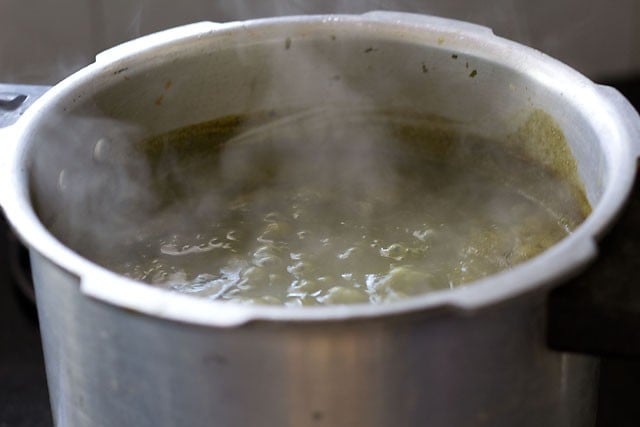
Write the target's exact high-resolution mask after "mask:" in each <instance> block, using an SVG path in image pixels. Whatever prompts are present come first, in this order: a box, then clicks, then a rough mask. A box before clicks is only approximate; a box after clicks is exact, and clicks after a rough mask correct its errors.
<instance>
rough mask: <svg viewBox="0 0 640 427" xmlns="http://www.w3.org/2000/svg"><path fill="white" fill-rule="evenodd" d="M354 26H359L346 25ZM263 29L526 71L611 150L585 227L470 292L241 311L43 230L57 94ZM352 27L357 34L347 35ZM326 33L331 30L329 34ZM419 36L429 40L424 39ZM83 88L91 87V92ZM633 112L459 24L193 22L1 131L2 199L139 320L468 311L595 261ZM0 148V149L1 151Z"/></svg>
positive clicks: (117, 54) (116, 53)
mask: <svg viewBox="0 0 640 427" xmlns="http://www.w3.org/2000/svg"><path fill="white" fill-rule="evenodd" d="M354 24H358V25H359V26H360V27H357V26H356V27H354ZM269 26H291V27H292V28H295V27H298V28H301V27H310V26H312V27H315V28H325V27H326V28H329V27H330V28H336V27H343V28H351V29H352V31H373V29H375V30H376V31H379V30H381V29H382V30H387V31H389V32H394V34H398V37H403V38H404V39H407V40H412V39H411V37H413V36H415V35H416V34H420V35H422V37H421V38H420V42H421V43H431V44H432V45H433V46H436V44H440V43H439V40H440V39H441V38H443V37H444V38H446V39H447V40H451V42H450V44H448V46H447V47H448V48H450V49H456V50H457V49H460V50H465V49H466V50H467V51H469V52H473V54H474V55H478V56H483V57H486V58H489V59H491V60H493V61H495V62H499V63H501V64H503V65H505V66H508V67H512V68H517V69H519V70H534V72H535V73H536V76H535V77H536V79H537V80H538V81H540V82H541V84H544V85H547V86H549V87H551V88H553V89H556V90H557V91H558V93H559V95H558V96H565V98H566V100H567V102H568V103H571V104H572V106H573V108H575V109H577V110H580V111H581V113H582V114H584V115H585V116H587V117H597V118H598V119H597V120H598V131H599V132H601V137H602V138H603V139H604V138H606V139H607V141H608V142H607V143H608V144H609V145H610V146H611V147H613V148H612V149H611V150H609V151H608V153H607V159H606V161H607V164H608V165H607V166H608V170H609V171H610V173H609V179H608V182H607V184H606V188H605V190H604V193H603V195H602V197H601V199H600V201H599V202H598V204H597V205H596V206H595V208H594V210H593V212H592V214H591V215H590V216H589V217H588V218H587V220H586V221H585V222H584V223H583V224H582V225H581V226H580V227H578V229H576V230H575V232H574V233H573V235H571V236H569V237H567V238H566V239H564V240H562V241H561V242H559V243H558V244H556V245H554V246H553V247H552V248H550V249H549V250H547V251H546V252H544V253H542V254H541V255H539V256H537V257H535V258H533V259H531V260H529V261H527V262H525V263H523V264H520V265H518V266H517V267H515V268H513V269H511V270H508V271H503V272H501V273H498V274H496V275H492V276H490V277H487V278H484V279H481V280H478V281H475V282H473V283H470V284H469V285H468V286H462V287H458V288H455V289H451V290H443V291H437V292H433V293H428V294H424V295H420V296H415V297H412V298H409V299H406V300H403V301H398V302H394V303H389V304H386V305H371V304H357V305H348V306H326V307H304V308H292V307H269V306H245V305H236V304H229V303H222V302H213V301H207V300H202V299H198V298H193V297H189V296H186V295H178V294H175V293H171V292H169V291H166V290H162V289H157V288H154V287H151V286H148V285H145V284H142V283H140V282H136V281H133V280H131V279H127V278H125V277H123V276H120V275H117V274H115V273H113V272H110V271H108V270H106V269H104V268H102V267H100V266H98V265H96V264H94V263H93V262H91V261H89V260H87V259H85V258H83V257H81V256H80V255H78V254H76V253H75V252H73V251H72V250H71V249H69V248H67V247H65V246H64V245H63V244H62V243H60V242H59V241H58V240H57V239H56V238H55V237H54V236H53V235H51V234H50V233H49V232H48V231H47V230H46V228H45V227H44V226H43V224H41V222H40V220H39V219H38V217H37V215H36V214H35V212H34V210H33V208H32V206H31V202H30V198H29V193H28V188H27V187H28V185H27V173H26V167H25V166H24V165H25V164H26V163H27V147H26V146H27V145H28V144H27V143H26V141H27V140H28V138H29V135H30V134H31V133H32V132H33V129H34V128H35V127H37V126H38V123H39V121H40V120H41V119H42V118H43V117H44V116H46V115H47V114H48V113H49V112H50V110H51V109H54V108H55V107H56V104H58V101H59V99H60V98H61V97H63V96H65V94H68V93H70V92H71V91H74V90H77V89H78V88H79V87H82V86H83V85H87V84H89V85H93V84H95V82H96V81H98V83H99V79H101V78H105V77H104V76H109V75H111V74H112V72H111V71H112V70H115V69H117V68H122V67H126V66H127V64H135V63H141V62H142V61H145V58H147V59H148V58H151V57H153V56H156V57H157V55H158V54H161V55H164V54H166V52H167V50H169V51H171V52H172V54H176V49H175V48H176V46H179V45H183V44H185V43H187V44H188V43H192V42H202V41H203V40H206V39H208V38H212V39H215V38H217V37H228V36H229V34H233V33H234V32H241V31H246V30H247V29H249V28H251V29H253V30H258V29H261V28H267V27H269ZM354 28H355V29H354ZM327 31H329V29H327ZM425 35H427V36H428V37H425ZM90 87H91V86H90ZM638 123H639V119H638V116H637V113H635V111H633V109H632V108H631V107H629V106H628V104H627V103H626V100H624V98H622V97H621V96H620V95H619V94H617V92H614V91H612V90H611V89H610V88H604V87H601V86H598V85H596V84H594V83H593V82H591V81H590V80H588V79H587V78H585V77H584V76H582V75H581V74H579V73H578V72H576V71H575V70H573V69H571V68H569V67H567V66H566V65H564V64H562V63H560V62H558V61H556V60H554V59H552V58H550V57H548V56H546V55H544V54H541V53H540V52H538V51H536V50H534V49H531V48H528V47H525V46H522V45H519V44H517V43H514V42H512V41H509V40H506V39H503V38H500V37H497V36H495V35H494V34H493V33H492V32H491V30H489V29H487V28H484V27H479V26H476V25H474V24H468V23H464V22H460V21H453V20H448V19H442V18H435V17H430V16H423V15H413V14H405V13H395V12H372V13H368V14H364V15H317V16H290V17H281V18H267V19H258V20H252V21H245V22H231V23H227V24H216V23H208V22H204V23H198V24H192V25H187V26H184V27H178V28H175V29H172V30H167V31H164V32H161V33H157V34H153V35H151V36H147V37H143V38H141V39H137V40H134V41H132V42H128V43H125V44H123V45H120V46H117V47H115V48H113V49H110V50H108V51H105V52H103V53H102V54H100V55H98V56H97V58H96V62H95V63H93V64H91V65H89V66H87V67H86V68H83V69H82V70H80V71H79V72H77V73H75V74H73V75H72V76H70V77H68V78H67V79H65V80H64V81H62V82H61V83H59V84H58V85H56V86H55V87H54V88H52V89H51V90H50V91H49V92H47V93H46V94H45V95H44V96H43V97H42V98H41V99H40V100H38V101H37V102H36V104H35V105H34V106H33V107H31V108H30V109H29V110H28V111H27V112H26V113H25V115H24V116H23V117H22V118H21V119H20V120H19V121H18V123H17V124H16V125H14V126H12V127H11V128H8V129H7V130H2V133H6V134H7V135H6V136H7V137H8V139H12V140H14V141H15V144H14V146H11V147H9V148H8V149H7V150H8V152H7V153H0V154H2V156H1V157H0V159H5V161H7V162H8V163H7V165H6V167H3V168H2V169H3V170H5V171H6V172H8V173H7V174H5V175H8V176H7V177H6V179H4V177H0V178H3V181H2V184H3V185H2V188H3V190H2V192H0V202H1V204H2V206H3V208H4V210H5V213H6V215H7V217H8V219H9V221H10V222H11V223H12V225H13V227H14V228H15V229H16V230H17V232H18V233H19V235H20V236H21V238H22V239H23V240H24V241H25V242H26V243H27V245H28V246H29V247H31V248H33V249H35V250H36V251H37V252H38V253H39V254H41V255H42V256H44V257H45V258H47V259H48V260H49V261H51V262H53V263H54V264H56V265H58V266H60V267H61V268H62V269H64V270H66V271H68V272H70V273H71V274H73V275H74V276H77V277H78V278H79V283H80V288H81V290H82V292H84V293H85V294H86V295H87V296H89V297H93V298H96V299H98V300H101V301H103V302H106V303H109V304H113V305H115V306H119V307H122V308H125V309H127V310H133V311H135V312H139V313H143V314H145V315H150V316H155V317H161V318H166V319H172V320H176V321H181V322H186V323H195V324H201V325H207V326H220V327H226V326H236V325H240V324H244V323H247V322H250V321H253V320H273V321H337V320H342V319H352V318H374V317H381V316H393V315H400V314H404V313H409V312H415V311H421V312H425V311H438V312H439V311H442V310H454V311H464V312H467V311H473V310H477V309H480V308H484V307H487V306H491V305H493V304H497V303H500V302H503V301H505V300H508V299H511V298H514V297H517V296H520V295H524V294H526V293H529V292H533V291H538V290H541V289H547V288H549V287H551V286H553V285H556V284H558V283H559V282H561V281H562V280H565V279H566V278H567V277H569V276H570V275H572V274H575V273H577V272H578V271H579V270H580V268H581V267H583V266H585V265H586V264H587V263H588V262H589V261H590V260H591V259H593V258H594V257H595V256H596V254H597V247H596V243H595V242H596V238H597V237H599V236H601V235H602V234H603V233H604V232H605V231H606V229H607V227H608V226H609V225H610V224H611V223H612V221H613V220H614V219H615V216H616V215H617V213H618V212H619V211H620V209H621V208H622V206H623V204H624V202H625V200H626V198H627V196H628V194H629V192H630V189H631V185H632V183H633V179H634V176H635V165H636V159H637V158H638V155H639V153H640V147H639V146H638V145H639V144H638V143H637V141H638V140H639V139H640V125H639V124H638ZM4 145H5V147H2V146H1V145H0V150H2V149H6V146H7V145H8V144H4Z"/></svg>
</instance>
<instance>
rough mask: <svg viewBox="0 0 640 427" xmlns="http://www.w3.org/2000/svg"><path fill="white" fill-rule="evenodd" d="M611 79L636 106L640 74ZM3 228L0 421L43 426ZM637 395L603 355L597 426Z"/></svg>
mask: <svg viewBox="0 0 640 427" xmlns="http://www.w3.org/2000/svg"><path fill="white" fill-rule="evenodd" d="M612 85H613V86H616V87H617V88H618V89H619V90H620V91H621V92H623V93H624V94H625V95H626V96H627V97H628V98H629V99H630V100H631V102H633V103H634V105H635V106H636V108H637V109H639V110H640V78H637V79H629V80H627V81H617V82H613V83H612ZM638 221H640V218H638ZM8 233H9V230H8V228H7V225H6V223H5V221H4V220H3V219H1V218H0V427H40V426H42V427H45V426H46V427H49V426H52V419H51V411H50V408H49V396H48V393H47V386H46V378H45V369H44V360H43V355H42V348H41V344H40V335H39V331H38V319H37V313H36V309H35V306H34V305H33V303H32V302H31V301H30V300H29V299H28V298H27V297H25V295H24V293H23V292H21V291H20V290H19V287H18V285H17V283H16V281H15V280H13V279H12V276H11V274H10V266H9V262H8V255H9V244H8V241H9V237H8V236H9V234H8ZM638 255H640V253H639V254H638ZM638 395H640V360H631V359H628V360H622V359H603V360H602V365H601V371H600V387H599V402H598V422H597V426H598V427H637V426H640V404H638V399H637V396H638ZM541 427H543V426H541Z"/></svg>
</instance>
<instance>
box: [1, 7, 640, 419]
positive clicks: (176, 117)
mask: <svg viewBox="0 0 640 427" xmlns="http://www.w3.org/2000/svg"><path fill="white" fill-rule="evenodd" d="M301 76H302V77H303V78H304V80H303V82H313V83H314V84H303V85H301V86H295V85H294V83H292V82H296V81H300V77H301ZM294 89H295V90H294ZM365 98H366V99H367V100H368V102H372V103H374V105H378V106H380V105H384V106H388V107H389V108H395V107H402V108H411V109H413V110H415V111H418V112H424V113H436V114H438V115H440V116H444V117H447V118H449V119H451V120H455V121H458V122H462V123H464V124H465V126H471V127H473V128H474V129H476V131H477V132H478V133H479V134H482V135H484V136H487V137H495V138H504V136H505V135H508V134H509V133H511V132H513V131H515V130H516V129H517V128H518V126H521V125H522V123H523V120H525V118H526V117H527V115H528V114H529V113H531V112H532V111H534V110H543V111H545V112H546V113H548V114H549V115H551V116H552V117H553V118H554V119H555V121H556V122H557V123H558V125H559V126H560V128H561V129H562V131H563V132H564V134H565V136H566V139H567V141H568V143H569V145H570V149H571V151H572V153H573V156H574V157H575V159H576V161H577V165H578V172H579V174H580V177H581V179H582V181H583V182H584V186H585V189H586V193H587V196H588V198H589V201H590V203H591V204H592V206H593V212H592V214H591V215H590V216H589V217H588V218H587V220H586V221H585V222H584V223H583V224H582V225H581V226H580V227H579V228H578V229H576V230H575V232H574V233H573V234H572V235H571V236H570V237H568V238H566V239H564V240H563V241H561V242H559V243H558V244H556V245H555V246H553V247H552V248H550V249H549V250H547V251H546V252H544V253H542V254H541V255H539V256H537V257H535V258H533V259H531V260H530V261H528V262H525V263H523V264H521V265H519V266H517V267H515V268H513V269H511V270H508V271H505V272H502V273H500V274H496V275H494V276H491V277H488V278H485V279H482V280H479V281H477V282H475V283H473V284H470V285H469V286H464V287H460V288H456V289H452V290H446V291H439V292H434V293H430V294H426V295H423V296H418V297H413V298H411V299H407V300H405V301H400V302H395V303H391V304H388V305H384V306H374V305H353V306H329V307H313V308H290V307H287V308H285V307H261V306H238V305H232V304H224V303H217V302H210V301H204V300H199V299H196V298H190V297H188V296H183V295H176V294H174V293H170V292H167V291H164V290H160V289H156V288H153V287H150V286H147V285H144V284H142V283H138V282H135V281H132V280H130V279H127V278H125V277H122V276H119V275H116V274H114V273H112V272H110V271H107V270H106V269H104V268H102V267H100V266H98V265H96V264H95V263H92V262H90V261H89V260H87V259H85V258H83V257H82V256H80V255H79V254H78V253H76V252H75V251H73V250H72V249H70V248H69V247H67V246H66V245H64V244H63V243H61V241H60V239H58V238H56V237H54V236H53V235H52V233H51V232H50V230H48V228H47V227H46V226H45V225H44V224H46V223H47V220H48V218H50V217H51V216H56V215H61V214H65V206H64V205H63V204H62V203H61V202H60V197H59V196H58V193H59V192H60V191H63V190H64V187H65V185H64V179H65V178H64V171H65V170H67V169H69V168H73V167H74V165H77V164H78V162H80V163H82V162H85V163H88V164H90V162H91V161H92V159H93V156H94V151H95V149H96V144H98V143H99V141H100V140H101V139H103V138H105V137H109V135H110V132H112V131H113V129H114V128H116V127H118V123H123V122H124V123H134V124H136V125H139V126H143V127H144V128H145V129H147V130H148V131H149V132H151V133H160V132H163V131H167V130H171V129H174V128H177V127H181V126H184V125H187V124H192V123H198V122H201V121H205V120H209V119H211V118H213V117H219V116H224V115H227V114H232V113H238V112H244V111H247V110H251V109H255V110H264V109H269V108H278V107H282V106H287V107H290V106H294V107H300V106H308V105H317V104H323V103H331V104H340V105H349V104H350V103H354V102H355V103H358V102H360V101H361V100H362V99H365ZM9 101H11V102H13V101H12V100H9ZM9 101H7V102H9ZM15 102H19V101H18V100H17V99H15ZM85 117H91V118H93V119H96V118H97V119H99V120H97V121H95V120H94V121H92V122H91V123H92V126H85V125H84V122H83V121H82V120H81V118H85ZM96 123H98V125H95V124H96ZM1 132H2V135H1V136H2V144H0V150H1V151H2V155H1V156H0V161H1V163H2V164H1V167H0V180H1V185H0V202H1V205H2V207H3V209H4V211H5V214H6V216H7V218H8V219H9V221H10V223H11V224H12V226H13V227H14V228H15V230H17V233H18V234H19V235H20V237H21V238H22V239H23V241H24V242H26V244H27V245H28V247H29V249H30V254H31V261H32V269H33V278H34V283H35V288H36V296H37V304H38V313H39V317H40V325H41V333H42V340H43V346H44V353H45V360H46V370H47V378H48V384H49V391H50V396H51V403H52V408H53V416H54V420H55V424H56V425H58V426H147V425H148V426H172V425H189V426H212V425H215V426H242V427H245V426H274V427H282V426H295V427H301V426H320V425H324V426H331V427H341V426H349V427H353V426H363V427H364V426H366V427H378V426H380V427H382V426H392V425H402V426H425V425H429V426H449V427H451V426H482V425H491V426H513V425H519V426H522V427H524V426H541V425H543V426H549V427H551V426H568V425H570V426H590V425H593V424H594V420H595V406H596V405H595V399H596V384H597V383H596V378H597V359H596V358H594V357H592V356H587V355H579V354H572V353H565V352H561V351H556V350H553V349H550V348H549V346H548V344H547V339H546V330H545V328H546V322H547V317H546V316H547V309H548V306H547V297H548V295H549V292H550V291H551V290H552V289H554V288H556V287H557V286H559V285H560V284H562V283H563V282H565V281H567V280H568V279H569V278H571V277H576V275H578V273H579V272H580V271H582V270H583V269H584V267H585V266H586V265H587V264H588V263H589V262H590V261H592V260H593V259H594V258H595V257H596V254H597V245H596V239H598V238H599V237H601V236H602V235H604V234H605V231H606V230H607V229H608V228H609V227H610V226H611V225H612V223H613V221H614V219H615V218H616V216H617V214H618V213H619V212H620V210H621V208H622V207H623V204H624V202H625V200H626V198H627V197H628V194H629V192H630V190H631V187H632V184H633V181H634V177H635V166H636V159H637V158H638V155H639V153H640V143H639V142H638V141H639V140H640V119H639V117H638V115H637V113H636V112H635V111H634V110H633V108H632V107H631V106H630V105H629V104H628V102H627V101H626V100H625V99H624V98H623V97H622V96H621V95H620V94H619V93H617V92H616V91H615V90H613V89H611V88H607V87H602V86H598V85H596V84H594V83H593V82H591V81H590V80H588V79H586V78H585V77H584V76H582V75H580V74H579V73H577V72H576V71H574V70H572V69H570V68H569V67H567V66H565V65H563V64H561V63H559V62H557V61H555V60H553V59H552V58H550V57H548V56H545V55H544V54H542V53H540V52H537V51H535V50H532V49H530V48H527V47H524V46H522V45H519V44H516V43H514V42H511V41H508V40H505V39H502V38H500V37H497V36H495V35H494V34H493V33H492V32H491V30H489V29H487V28H484V27H480V26H476V25H472V24H468V23H463V22H459V21H452V20H446V19H440V18H435V17H429V16H420V15H412V14H402V13H390V12H373V13H367V14H364V15H357V16H356V15H354V16H351V15H342V16H304V17H303V16H299V17H283V18H270V19H260V20H253V21H246V22H232V23H225V24H217V23H209V22H204V23H199V24H194V25H189V26H184V27H180V28H176V29H172V30H168V31H165V32H161V33H157V34H153V35H150V36H147V37H143V38H141V39H137V40H134V41H132V42H129V43H125V44H123V45H120V46H117V47H115V48H113V49H110V50H108V51H106V52H103V53H101V54H99V55H98V56H97V58H96V62H95V63H93V64H91V65H89V66H88V67H86V68H84V69H82V70H81V71H79V72H77V73H76V74H74V75H72V76H71V77H69V78H67V79H66V80H64V81H63V82H61V83H59V84H58V85H56V86H54V87H53V88H52V89H50V90H48V91H47V92H46V93H45V94H44V95H43V96H42V97H41V98H40V99H39V100H38V101H36V102H35V104H34V105H33V106H31V107H30V108H29V109H27V111H26V112H25V113H24V115H23V116H22V117H21V118H20V119H19V120H18V121H17V122H16V123H15V124H14V125H12V126H10V127H8V128H5V129H3V130H2V131H1ZM34 200H38V201H39V202H38V206H37V209H36V207H34ZM42 200H45V201H46V202H47V203H43V202H42ZM95 226H96V227H99V224H96V225H95ZM71 232H73V231H71ZM62 240H64V239H62Z"/></svg>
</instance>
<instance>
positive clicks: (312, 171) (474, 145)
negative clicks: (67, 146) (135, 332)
mask: <svg viewBox="0 0 640 427" xmlns="http://www.w3.org/2000/svg"><path fill="white" fill-rule="evenodd" d="M452 128H453V127H452V125H451V124H450V123H446V122H444V121H441V120H438V119H434V118H432V117H419V116H408V115H397V114H390V113H382V112H353V111H352V112H349V113H346V112H342V113H339V114H337V113H330V112H326V111H311V112H302V113H298V114H297V115H295V116H290V115H282V116H280V115H277V114H271V115H268V114H267V115H263V116H259V117H258V116H255V117H227V118H224V119H220V120H217V121H213V122H209V123H206V124H201V125H197V126H193V127H188V128H184V129H180V130H177V131H174V132H170V133H168V134H165V135H161V136H158V137H156V138H152V139H151V140H149V141H146V142H145V143H143V144H142V145H141V146H140V147H139V153H141V155H142V156H143V157H145V158H146V159H147V163H148V165H149V168H150V170H151V176H153V177H154V181H153V185H152V187H151V189H150V191H151V192H152V193H153V194H154V197H156V198H157V199H158V200H161V202H159V204H158V206H159V208H158V216H159V217H161V218H162V221H159V222H160V223H162V226H161V227H157V226H154V227H152V230H151V229H150V230H147V231H145V232H142V233H141V234H140V235H139V236H138V238H137V239H134V240H133V241H132V242H129V244H128V246H127V248H126V250H123V251H122V254H125V255H124V256H121V257H116V256H113V257H112V258H111V259H102V260H100V261H101V262H102V263H103V264H105V265H107V266H108V267H109V268H111V269H113V270H115V271H117V272H119V273H122V274H125V275H127V276H129V277H132V278H135V279H137V280H141V281H144V282H147V283H149V284H150V285H153V286H158V287H163V288H167V289H170V290H172V291H175V292H180V293H185V294H189V295H193V296H198V297H203V298H209V299H215V300H221V301H234V302H238V303H258V304H285V305H288V306H307V305H320V304H351V303H368V302H369V303H384V302H387V301H395V300H398V299H402V298H406V297H409V296H412V295H418V294H423V293H426V292H430V291H435V290H438V289H448V288H452V287H455V286H459V285H462V284H465V283H469V282H472V281H474V280H477V279H479V278H482V277H485V276H488V275H491V274H493V273H496V272H498V271H501V270H504V269H508V268H511V267H513V266H514V265H517V264H518V263H521V262H523V261H525V260H527V259H529V258H531V257H533V256H535V255H537V254H539V253H540V252H542V251H544V250H545V249H547V248H548V247H550V246H551V245H553V244H554V243H556V242H558V241H559V240H560V239H562V238H564V237H565V236H567V235H568V234H569V233H570V232H571V230H572V229H573V228H574V227H576V226H577V225H578V224H579V223H580V222H581V221H582V220H583V219H584V218H585V216H586V215H587V214H588V212H589V208H588V204H587V203H586V202H585V198H584V195H583V193H582V192H581V190H580V188H579V186H578V185H576V184H575V183H573V182H571V180H567V179H565V178H566V177H564V178H562V179H561V178H559V174H558V173H556V172H555V171H554V170H553V168H552V167H548V166H545V165H540V164H538V163H536V162H533V161H532V160H530V159H529V158H528V157H527V156H526V155H524V154H523V151H522V150H519V149H518V147H517V146H516V147H514V146H512V145H513V144H511V145H510V144H506V143H501V142H497V141H488V140H485V139H482V138H478V137H474V136H473V135H471V134H469V133H464V132H461V131H459V130H458V131H452V130H451V129H452ZM570 161H573V160H571V159H570ZM150 222H152V223H153V222H154V221H153V220H151V221H150ZM155 222H156V223H157V222H158V221H155Z"/></svg>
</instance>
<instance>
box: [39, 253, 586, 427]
mask: <svg viewBox="0 0 640 427" xmlns="http://www.w3.org/2000/svg"><path fill="white" fill-rule="evenodd" d="M32 262H33V266H34V277H35V283H36V291H37V298H38V309H39V316H40V323H41V333H42V339H43V344H44V352H45V357H46V362H47V364H46V366H47V378H48V382H49V390H50V394H51V398H52V408H53V414H54V418H55V421H56V425H59V426H114V427H115V426H175V425H189V426H194V427H195V426H229V427H231V426H233V427H245V426H256V425H259V426H265V427H267V426H269V427H270V426H273V427H284V426H291V427H302V426H319V425H326V426H333V427H342V426H344V427H347V426H348V427H352V426H362V427H388V426H393V425H402V426H407V427H409V426H416V427H418V426H420V427H422V426H427V425H428V426H505V427H508V426H514V425H519V426H523V427H524V426H531V427H537V426H541V425H544V426H549V427H551V426H558V427H561V426H562V427H564V426H592V425H594V424H595V408H596V406H597V403H596V386H597V359H594V358H591V357H587V356H580V355H569V354H563V353H558V352H554V351H551V350H549V349H547V348H546V347H545V337H544V334H545V331H544V319H545V302H546V301H545V295H544V294H537V295H530V296H528V297H527V298H523V299H521V300H518V301H511V302H510V303H508V304H502V305H500V306H495V307H492V308H490V309H487V310H482V311H479V312H476V313H474V314H473V315H469V314H465V313H451V312H447V311H443V312H440V313H428V314H425V313H420V312H418V313H413V314H408V315H405V316H400V317H395V318H393V319H378V320H372V319H364V320H363V319H360V320H343V321H335V322H310V323H309V322H304V323H279V322H254V323H252V324H248V325H245V326H243V327H240V328H232V329H225V328H210V327H202V326H193V325H185V324H181V323H177V322H173V321H166V320H159V319H154V318H151V317H149V316H146V315H143V314H139V313H135V312H131V311H127V310H123V309H122V308H118V307H114V306H112V305H109V304H105V303H103V302H100V301H96V300H94V299H92V298H89V297H87V296H86V295H84V294H83V293H82V292H81V291H80V290H79V289H80V286H79V283H78V280H77V279H76V278H74V277H73V276H72V275H70V274H68V273H66V272H64V271H63V270H61V269H60V268H59V267H56V266H55V265H53V264H51V263H50V262H48V261H47V260H45V259H43V258H41V257H40V256H38V255H35V256H33V257H32Z"/></svg>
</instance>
